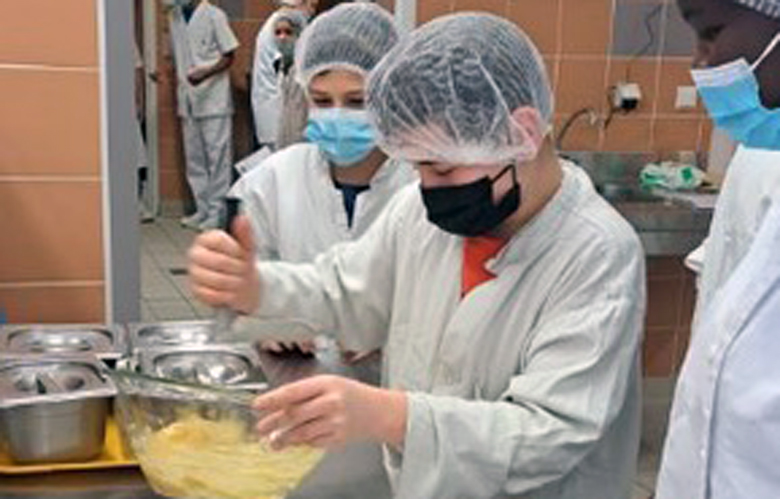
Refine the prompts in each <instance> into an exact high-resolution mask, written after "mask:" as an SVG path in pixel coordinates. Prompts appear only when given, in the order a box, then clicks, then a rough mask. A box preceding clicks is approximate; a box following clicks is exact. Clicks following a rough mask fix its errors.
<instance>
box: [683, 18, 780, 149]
mask: <svg viewBox="0 0 780 499" xmlns="http://www.w3.org/2000/svg"><path fill="white" fill-rule="evenodd" d="M778 43H780V33H778V34H777V35H776V36H775V38H774V39H773V40H772V42H771V43H770V44H769V45H768V46H767V48H766V50H764V53H763V54H761V56H760V57H759V58H758V59H757V60H756V62H754V63H753V64H752V65H751V64H749V63H748V62H747V60H745V58H741V59H738V60H736V61H733V62H730V63H728V64H724V65H722V66H717V67H714V68H707V69H694V70H692V71H691V76H692V77H693V81H694V82H695V83H696V87H697V88H698V90H699V95H701V98H702V100H703V101H704V105H705V106H706V107H707V110H708V111H709V113H710V117H711V118H712V120H713V121H714V122H715V126H716V127H718V128H721V129H723V130H725V131H726V132H728V134H729V135H730V136H731V137H732V138H733V139H734V140H736V141H738V142H740V143H742V144H743V145H745V146H747V147H752V148H756V149H771V150H780V109H775V110H773V109H768V108H766V107H765V106H764V104H763V103H762V102H761V88H760V86H759V83H758V79H757V78H756V74H755V71H756V69H757V68H758V66H759V65H760V64H761V63H762V62H764V60H765V59H766V58H767V56H769V54H770V53H771V52H772V50H774V49H775V47H776V46H777V44H778Z"/></svg>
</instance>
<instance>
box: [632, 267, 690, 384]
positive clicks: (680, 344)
mask: <svg viewBox="0 0 780 499" xmlns="http://www.w3.org/2000/svg"><path fill="white" fill-rule="evenodd" d="M647 295H648V303H647V318H646V321H645V345H644V349H643V356H644V359H643V360H644V370H645V375H646V376H648V377H669V376H671V375H673V374H675V373H677V372H679V370H680V367H681V366H682V362H683V360H685V352H686V351H687V350H688V341H689V339H690V334H691V321H692V319H693V308H694V305H695V301H696V282H695V279H694V277H693V274H692V273H691V271H689V270H688V269H686V268H685V267H684V266H683V263H682V260H681V259H680V258H678V257H656V258H648V259H647Z"/></svg>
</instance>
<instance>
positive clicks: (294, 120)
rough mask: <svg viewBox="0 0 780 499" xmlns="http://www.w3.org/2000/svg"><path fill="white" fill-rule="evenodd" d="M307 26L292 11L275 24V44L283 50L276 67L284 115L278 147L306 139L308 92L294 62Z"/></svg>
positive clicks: (303, 19)
mask: <svg viewBox="0 0 780 499" xmlns="http://www.w3.org/2000/svg"><path fill="white" fill-rule="evenodd" d="M296 14H297V16H296ZM280 23H281V25H280ZM305 26H306V19H305V18H303V17H302V16H301V15H300V12H297V11H290V14H289V15H288V14H284V13H280V14H279V21H277V23H276V27H275V36H276V45H277V47H278V48H279V52H280V57H279V59H277V62H276V66H277V73H278V74H279V92H280V94H281V100H282V115H281V119H280V122H279V133H278V135H277V137H276V147H277V149H284V148H285V147H288V146H291V145H293V144H296V143H298V142H302V141H303V140H304V131H305V129H306V122H307V120H308V111H309V105H308V101H307V99H306V91H305V89H304V88H303V87H301V85H300V84H299V83H298V79H297V78H296V76H295V74H296V73H295V65H294V64H293V63H294V59H295V46H296V44H297V42H298V38H299V37H300V35H301V31H303V28H304V27H305Z"/></svg>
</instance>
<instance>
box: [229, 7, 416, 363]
mask: <svg viewBox="0 0 780 499" xmlns="http://www.w3.org/2000/svg"><path fill="white" fill-rule="evenodd" d="M282 16H283V15H282V14H280V17H279V18H280V19H281V18H282ZM397 40H398V35H397V33H396V28H395V25H394V22H393V19H392V17H391V16H390V14H389V13H388V12H386V11H385V10H384V9H382V8H381V7H377V6H374V5H369V4H346V5H343V6H339V7H336V8H335V9H333V10H331V11H329V12H327V13H325V14H323V15H322V16H320V17H318V18H317V19H316V20H315V21H314V22H313V23H312V24H311V26H309V27H308V28H306V30H305V31H304V34H303V37H302V38H301V40H300V41H299V45H298V50H297V51H296V56H295V74H296V75H297V78H298V84H299V85H300V87H301V88H304V89H305V90H306V95H307V96H308V101H309V106H310V115H309V122H308V126H307V129H306V137H307V139H308V141H309V142H308V143H305V144H297V145H293V146H291V147H289V148H287V149H284V150H282V151H279V152H277V153H276V154H274V155H273V156H271V157H270V158H268V159H266V160H264V161H263V162H262V163H261V164H260V165H258V166H257V167H255V168H253V169H251V171H250V172H249V174H248V175H245V176H243V177H242V178H241V179H240V180H239V181H238V182H237V183H236V185H235V186H234V187H233V189H232V190H231V196H233V197H237V198H239V199H241V200H242V206H243V211H244V213H246V215H247V216H248V217H249V220H250V222H251V224H252V231H253V233H254V234H255V238H256V241H257V246H256V247H255V250H256V254H257V257H258V258H259V259H261V260H282V261H286V262H296V263H300V262H310V261H312V260H314V258H315V257H316V256H317V255H319V254H320V253H322V252H324V251H326V250H327V249H329V248H330V247H331V246H333V245H335V244H337V243H340V242H343V241H351V240H355V239H357V238H359V237H360V236H362V235H363V234H364V233H365V232H366V231H367V230H368V229H369V227H370V226H371V225H372V224H373V223H374V221H375V220H376V219H377V218H378V217H379V215H380V213H382V210H383V209H384V207H385V205H387V203H388V202H389V201H390V198H392V196H393V195H394V194H395V193H396V192H398V191H399V190H400V189H401V188H402V187H403V186H405V185H407V184H409V183H411V182H412V181H413V180H414V179H415V175H414V171H413V170H412V168H411V166H409V165H408V164H403V163H401V162H398V161H394V160H390V159H388V158H387V156H386V155H385V154H384V153H383V152H382V151H381V150H380V149H378V148H377V145H376V133H375V131H374V129H373V127H372V126H371V124H370V123H369V121H368V114H367V111H366V110H365V86H366V77H367V75H368V73H369V71H371V69H373V68H374V66H375V65H376V64H377V63H378V62H379V60H380V59H381V58H382V56H383V55H384V54H386V53H387V52H388V51H389V50H390V49H391V48H392V47H393V46H394V45H395V43H396V41H397ZM259 154H260V153H256V155H255V156H257V155H259ZM252 160H253V158H252V157H250V161H252ZM302 345H304V346H305V348H304V350H309V349H310V347H311V345H310V344H308V343H303V344H302ZM266 346H268V347H269V348H271V349H273V350H279V349H280V347H281V345H280V344H274V343H270V344H267V345H266Z"/></svg>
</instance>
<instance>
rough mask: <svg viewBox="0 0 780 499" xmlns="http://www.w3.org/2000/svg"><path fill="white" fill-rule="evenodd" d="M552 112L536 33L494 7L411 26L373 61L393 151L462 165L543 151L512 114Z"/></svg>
mask: <svg viewBox="0 0 780 499" xmlns="http://www.w3.org/2000/svg"><path fill="white" fill-rule="evenodd" d="M525 106H527V107H530V108H533V109H536V110H537V111H538V112H539V115H540V116H541V121H542V122H541V123H538V126H539V131H540V132H541V133H546V132H547V130H548V129H549V124H550V118H551V116H552V113H553V103H552V94H551V90H550V84H549V80H548V78H547V71H546V69H545V66H544V63H543V61H542V58H541V56H540V55H539V52H538V51H537V49H536V47H535V46H534V45H533V43H532V42H531V40H530V39H529V38H528V37H527V36H526V35H525V34H524V33H523V32H522V31H520V29H518V28H517V26H515V25H514V24H512V23H510V22H509V21H507V20H505V19H502V18H500V17H497V16H493V15H489V14H474V13H468V14H454V15H449V16H444V17H441V18H438V19H436V20H434V21H431V22H429V23H428V24H426V25H424V26H422V27H420V28H419V29H417V30H416V31H414V32H412V33H411V35H410V36H409V38H408V39H406V40H404V41H402V42H400V43H399V44H398V45H397V46H396V47H395V48H394V49H393V50H392V51H391V52H390V53H389V54H388V55H387V56H386V57H385V58H384V59H383V60H382V62H381V63H380V64H379V65H378V66H377V67H376V68H375V69H374V71H373V72H372V74H371V77H370V79H369V85H368V108H369V110H370V111H371V113H372V115H373V119H374V121H375V124H376V126H377V130H378V131H379V144H380V145H381V146H382V147H383V148H384V149H385V151H386V152H387V153H388V154H390V155H391V156H393V157H396V158H401V159H405V160H407V161H435V162H444V163H449V164H458V165H475V164H494V163H497V162H501V161H505V160H515V159H530V156H532V155H533V154H534V153H535V152H536V147H535V145H534V144H531V141H530V140H529V139H528V135H527V133H526V132H525V129H524V128H522V127H520V126H518V123H517V122H516V121H515V120H514V119H513V118H512V116H511V114H512V112H513V111H514V110H516V109H518V108H520V107H525Z"/></svg>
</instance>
